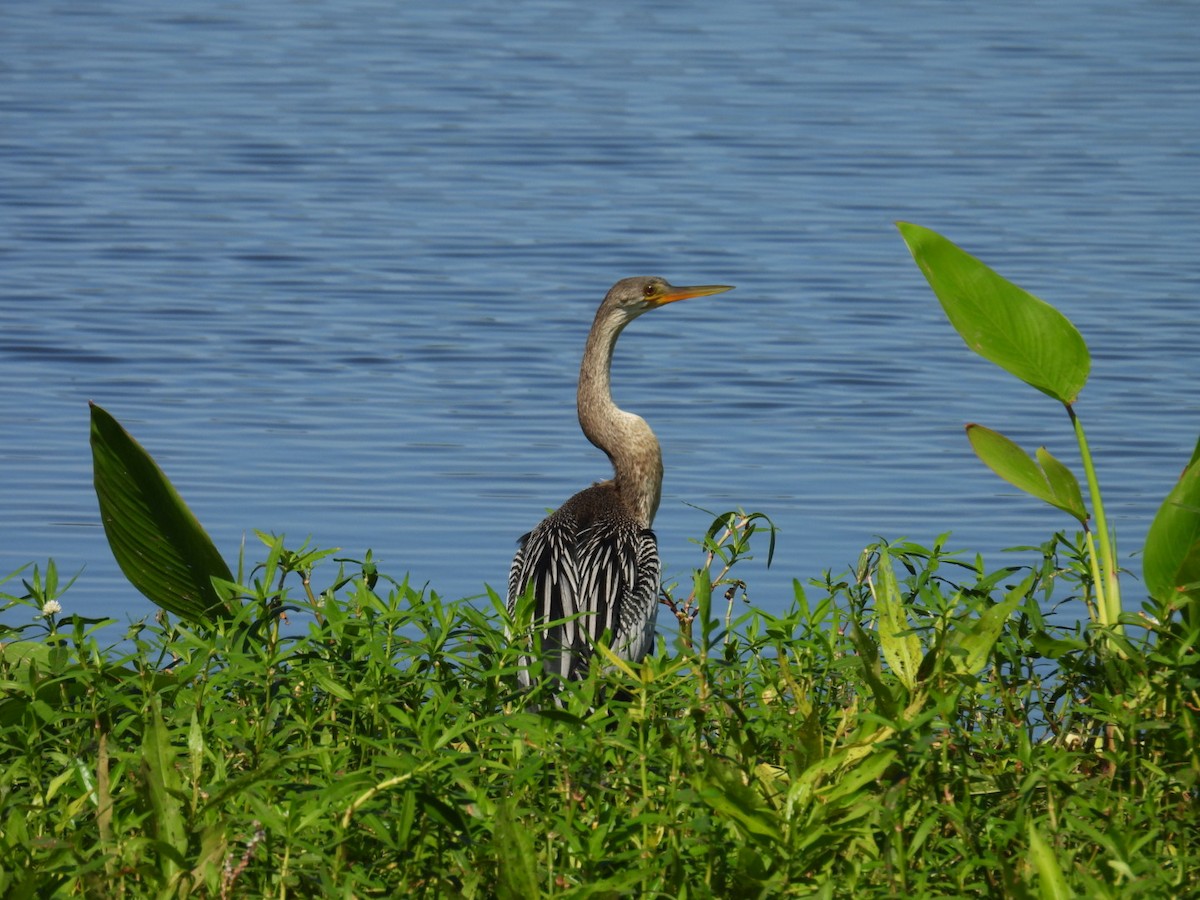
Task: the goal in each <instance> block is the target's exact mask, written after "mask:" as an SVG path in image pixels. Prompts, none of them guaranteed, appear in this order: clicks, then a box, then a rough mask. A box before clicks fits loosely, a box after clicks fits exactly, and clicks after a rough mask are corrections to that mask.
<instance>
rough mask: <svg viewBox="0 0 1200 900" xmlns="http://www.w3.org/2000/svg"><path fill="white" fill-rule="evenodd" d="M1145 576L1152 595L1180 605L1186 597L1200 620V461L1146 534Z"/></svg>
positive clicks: (1194, 619)
mask: <svg viewBox="0 0 1200 900" xmlns="http://www.w3.org/2000/svg"><path fill="white" fill-rule="evenodd" d="M1142 576H1143V577H1144V578H1145V579H1146V587H1147V588H1148V589H1149V591H1150V596H1152V597H1154V598H1155V599H1156V600H1158V601H1159V602H1161V603H1168V604H1171V605H1181V601H1182V600H1184V599H1185V598H1186V599H1187V600H1188V601H1190V604H1191V606H1192V609H1193V612H1192V614H1191V615H1190V616H1189V621H1191V622H1197V621H1200V462H1193V463H1192V464H1191V465H1190V466H1188V467H1187V471H1185V472H1184V473H1183V477H1182V478H1180V479H1179V482H1178V483H1177V484H1176V485H1175V487H1174V488H1173V489H1172V490H1171V493H1169V494H1167V499H1166V500H1164V501H1163V504H1162V506H1161V507H1160V508H1159V510H1158V514H1157V515H1156V516H1155V517H1154V521H1153V522H1152V523H1151V525H1150V531H1149V533H1148V534H1147V535H1146V550H1145V552H1144V553H1143V554H1142Z"/></svg>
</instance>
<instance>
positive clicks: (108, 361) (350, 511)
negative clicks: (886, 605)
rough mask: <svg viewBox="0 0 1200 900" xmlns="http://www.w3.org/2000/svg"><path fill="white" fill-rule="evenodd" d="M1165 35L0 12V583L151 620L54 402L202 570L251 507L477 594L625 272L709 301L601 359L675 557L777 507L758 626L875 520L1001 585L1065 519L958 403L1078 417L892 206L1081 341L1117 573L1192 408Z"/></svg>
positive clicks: (1184, 50)
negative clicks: (727, 516) (969, 305)
mask: <svg viewBox="0 0 1200 900" xmlns="http://www.w3.org/2000/svg"><path fill="white" fill-rule="evenodd" d="M1197 38H1200V18H1198V17H1197V16H1195V15H1194V10H1193V8H1192V5H1191V4H1188V3H1172V2H1160V3H1153V4H1139V5H1137V6H1130V5H1128V4H1120V3H1100V2H1084V0H1072V2H1064V3H1059V4H1056V5H1054V6H1053V7H1052V8H1049V7H1045V6H1038V7H1036V8H1035V7H1034V6H1033V5H1032V4H1016V5H1013V4H1009V5H1006V6H1004V7H1003V8H1001V7H1000V5H996V4H992V5H987V6H981V5H978V4H955V3H949V2H932V0H927V2H915V3H906V4H888V3H869V4H845V3H840V2H810V3H805V4H794V3H790V2H770V0H752V2H749V3H743V4H739V5H737V6H736V8H735V7H734V6H732V5H729V4H717V3H702V4H688V5H683V4H667V5H665V6H663V5H660V6H658V7H657V8H656V9H647V8H643V5H642V4H632V3H611V4H590V5H587V6H579V5H574V4H559V3H550V2H529V3H523V4H520V5H516V6H514V5H512V4H506V3H497V2H487V0H476V2H472V3H466V4H440V5H434V6H431V7H430V8H417V7H416V6H415V5H411V4H390V3H383V2H378V0H359V2H339V3H332V2H328V0H314V2H309V3H304V4H296V3H290V2H281V0H263V2H259V3H255V4H248V5H246V4H233V3H212V4H203V5H200V4H189V5H180V4H172V5H169V6H164V5H162V4H158V3H150V2H138V0H122V2H108V3H103V2H101V3H89V4H76V3H67V2H47V3H40V4H27V3H6V4H4V5H3V6H2V7H0V271H2V272H3V277H2V279H0V385H3V389H2V390H0V422H3V423H4V439H3V441H0V511H2V513H3V514H2V516H0V538H2V540H0V568H2V569H3V570H4V572H8V571H11V570H13V569H15V568H16V567H17V566H19V565H21V564H24V563H26V562H31V561H44V560H45V559H46V558H47V557H51V556H53V557H54V558H55V559H56V560H57V562H58V564H59V566H60V568H61V569H63V570H64V571H66V572H68V573H73V572H76V571H78V570H80V569H82V573H81V574H80V577H79V580H78V582H77V583H76V585H75V587H73V588H72V590H71V592H70V593H69V594H68V595H67V597H66V598H64V605H65V606H66V607H67V611H68V612H75V611H79V612H83V613H85V614H89V615H101V614H106V615H112V616H115V617H116V618H118V619H119V620H126V619H133V618H137V617H140V616H143V615H146V614H148V613H150V612H151V611H152V607H151V606H150V604H149V603H148V602H147V601H145V600H144V599H142V598H141V597H140V595H137V594H136V592H134V591H133V590H132V589H131V588H129V587H128V586H127V585H126V584H125V582H124V580H123V578H122V576H121V575H120V572H119V571H118V569H117V568H116V565H115V563H114V562H113V560H112V558H111V555H110V554H109V551H108V548H107V544H106V542H105V540H104V535H103V532H102V529H101V528H100V527H99V523H98V516H97V512H96V507H95V497H94V493H93V491H92V487H91V483H90V455H89V450H88V444H87V437H88V424H87V400H89V399H91V400H94V401H96V402H98V403H100V404H101V405H102V406H104V407H105V408H107V409H108V410H109V411H110V412H112V413H113V414H114V415H115V416H117V418H118V419H119V420H120V421H122V423H123V424H125V426H126V427H127V428H129V429H130V430H131V431H132V432H133V434H134V435H135V436H136V437H137V438H138V439H139V440H140V441H141V442H142V443H143V444H144V445H145V446H146V447H147V448H148V449H149V450H150V451H151V452H152V453H153V454H154V456H155V457H156V458H157V459H158V461H159V462H160V464H161V465H162V466H163V467H164V469H165V470H166V471H167V473H168V474H169V475H170V477H171V478H172V479H173V481H174V482H175V484H176V486H177V487H178V488H179V490H180V492H181V493H182V494H183V496H184V497H185V498H186V499H187V501H188V502H189V504H190V505H191V506H192V508H193V509H194V510H195V512H196V513H197V515H198V517H199V518H200V520H201V521H202V522H204V523H205V525H206V526H207V528H208V530H209V532H210V533H211V534H212V536H213V538H214V540H215V541H216V542H217V544H218V546H219V547H220V548H221V549H222V552H223V553H225V555H226V557H227V558H228V559H230V560H234V559H236V556H237V553H238V548H239V544H240V542H241V540H242V538H243V535H248V538H247V544H248V555H249V556H250V557H251V558H252V559H257V558H258V553H257V547H256V546H255V544H256V539H255V538H254V536H253V529H262V530H265V531H274V532H284V533H286V534H287V535H288V537H289V539H290V541H291V542H292V543H299V541H301V540H302V539H304V538H305V537H306V536H308V535H311V536H312V538H313V540H314V542H315V543H316V544H318V545H320V546H338V547H341V548H342V549H343V553H344V555H347V556H359V555H361V554H362V552H363V551H364V550H365V549H366V548H368V547H370V548H373V550H374V552H375V554H376V556H377V558H379V559H380V560H381V562H382V565H383V568H384V569H385V570H386V571H389V572H392V573H395V574H401V573H403V572H406V571H407V572H411V575H412V578H413V579H414V580H415V581H416V582H418V583H425V582H429V583H430V584H431V585H432V586H433V587H434V588H436V589H437V590H438V591H439V592H441V593H442V594H444V595H448V596H452V597H458V596H467V595H476V594H479V593H480V592H481V591H482V590H483V587H484V585H485V584H490V585H492V586H494V587H497V588H500V587H501V586H502V585H503V583H504V580H505V576H506V573H507V567H508V562H509V560H510V558H511V554H512V551H513V549H514V541H515V538H516V536H517V535H519V534H521V533H523V532H524V531H526V530H528V528H529V527H531V526H532V525H533V524H534V523H535V522H536V521H537V520H538V519H539V518H540V517H541V515H542V514H543V512H544V510H545V509H546V508H547V507H551V506H553V505H555V504H557V503H559V502H561V501H562V500H563V499H565V498H566V497H567V496H568V495H569V494H571V493H572V492H573V491H575V490H577V489H578V488H580V487H582V486H584V485H586V484H588V483H590V482H591V481H593V480H596V479H599V478H602V477H606V475H607V472H606V463H605V460H604V458H603V457H602V456H601V455H600V454H599V453H598V452H597V451H596V450H594V449H593V448H592V447H591V446H590V445H589V444H587V443H586V441H585V440H584V439H583V438H582V436H581V435H580V434H579V432H578V429H577V426H576V423H575V416H574V409H573V403H574V381H575V375H576V371H577V366H578V358H579V354H580V352H581V349H582V343H583V337H584V335H585V333H586V329H587V326H588V324H589V323H590V321H591V316H592V313H593V310H594V307H595V305H596V304H597V302H598V301H599V299H600V297H601V296H602V295H603V292H604V291H605V289H606V288H607V287H608V286H609V285H610V284H611V283H612V282H613V281H615V280H616V279H617V278H619V277H622V276H625V275H631V274H661V275H664V276H667V277H668V278H670V279H672V280H673V281H676V282H677V283H687V282H725V283H732V284H735V285H737V291H736V292H734V293H731V294H727V295H722V296H720V297H716V298H711V299H705V300H696V301H691V302H688V303H683V304H677V305H674V306H672V307H670V308H668V309H667V310H664V311H662V312H659V313H656V314H652V315H650V316H647V317H645V318H643V319H641V320H639V321H638V322H637V323H635V324H634V325H633V326H632V327H631V328H630V329H629V330H628V331H627V332H626V334H625V336H624V337H623V339H622V343H621V346H620V347H619V348H618V353H617V359H616V364H615V391H616V395H617V399H618V401H619V402H620V403H621V404H622V405H623V406H625V407H627V408H629V409H632V410H635V411H637V412H639V413H641V414H642V415H643V416H645V417H646V418H647V419H648V420H649V421H650V422H651V424H652V425H653V426H654V428H655V429H656V431H657V432H658V434H659V437H660V439H661V441H662V443H663V446H664V455H665V460H666V466H667V480H666V483H665V486H664V494H663V504H662V508H661V511H660V514H659V517H658V520H657V522H656V530H657V532H658V534H659V540H660V546H661V549H662V553H663V556H664V563H665V566H666V570H667V574H668V577H673V578H679V577H682V576H684V575H685V573H686V572H687V571H688V569H689V568H690V567H691V566H692V565H693V564H695V563H696V561H697V558H698V556H697V553H696V551H695V548H693V547H692V546H691V545H690V544H689V543H688V539H689V538H692V537H696V536H698V535H699V534H701V533H702V532H703V530H704V528H705V527H706V525H707V523H708V520H707V517H706V516H705V515H704V514H702V513H700V512H697V511H696V510H695V509H693V508H692V507H690V506H688V505H687V504H695V505H697V506H700V507H703V508H707V509H712V510H722V509H727V508H730V507H733V506H737V505H742V506H745V507H746V508H748V509H754V510H762V511H764V512H766V513H768V514H770V515H771V516H772V517H773V518H774V520H775V521H776V522H777V524H778V525H779V526H780V528H781V529H782V531H781V534H780V537H779V545H778V552H777V560H776V564H775V566H774V567H773V568H772V569H771V570H769V571H764V570H763V569H762V568H761V561H760V562H758V563H751V564H749V565H750V568H748V570H747V571H746V572H744V573H743V574H744V575H745V576H746V577H748V578H749V579H750V581H751V585H752V597H753V599H754V601H755V602H756V603H758V604H760V605H762V606H763V607H765V608H768V609H776V610H778V609H782V608H783V607H784V605H785V604H786V603H787V601H788V599H789V598H790V595H791V588H790V583H791V579H792V578H794V577H798V578H801V579H807V578H809V577H812V576H815V575H818V574H819V573H820V571H821V570H822V569H824V568H832V569H834V570H841V569H842V568H844V567H845V566H847V565H849V564H851V563H852V562H853V561H854V559H855V558H856V556H857V554H858V552H859V550H860V549H861V547H862V546H863V545H864V544H865V543H867V542H868V541H869V540H871V539H872V538H873V537H874V536H875V535H883V536H887V537H889V538H894V537H900V536H906V537H909V538H912V539H915V540H921V541H926V542H927V541H930V540H932V539H933V537H934V536H935V535H937V534H939V533H941V532H943V531H953V532H954V538H953V540H952V546H957V547H960V548H963V549H970V550H972V551H974V550H980V551H984V552H986V553H987V554H988V557H989V560H990V561H992V562H994V563H995V564H999V563H1000V562H1001V561H1002V557H1001V556H1000V555H999V552H998V551H999V550H1000V549H1001V548H1004V547H1008V546H1012V545H1016V544H1026V543H1033V542H1036V541H1039V540H1042V539H1044V538H1045V537H1046V536H1048V535H1049V534H1050V533H1051V532H1052V531H1053V530H1054V529H1056V528H1062V527H1068V526H1069V524H1070V523H1069V521H1067V520H1066V519H1065V517H1063V516H1062V515H1061V514H1058V513H1055V512H1054V511H1053V510H1049V509H1045V510H1043V509H1041V508H1040V507H1039V506H1038V504H1037V503H1036V501H1034V500H1032V499H1029V498H1025V497H1023V496H1020V495H1018V494H1017V492H1016V491H1015V490H1012V489H1010V488H1008V487H1007V485H1005V484H1004V483H1003V482H1001V481H1000V480H999V479H997V478H995V476H993V475H991V474H990V473H989V472H987V471H986V470H984V469H983V467H982V465H981V464H979V463H978V461H977V460H975V458H974V456H973V454H972V453H971V452H970V449H969V448H968V446H967V444H966V442H965V439H964V438H963V436H962V431H961V428H962V424H963V423H964V422H967V421H973V420H979V421H982V422H984V423H985V424H987V425H989V426H991V427H993V428H997V429H999V430H1001V431H1003V432H1005V433H1007V434H1009V435H1010V436H1011V437H1013V438H1014V439H1016V440H1018V441H1020V442H1022V443H1023V444H1024V445H1025V446H1027V447H1029V448H1030V449H1032V448H1033V447H1035V446H1037V445H1038V444H1040V443H1046V444H1047V445H1048V446H1049V447H1050V449H1051V450H1052V451H1053V452H1055V453H1056V454H1057V455H1059V456H1060V458H1064V459H1067V460H1073V459H1074V458H1075V456H1074V451H1073V440H1072V438H1071V434H1070V430H1069V427H1068V424H1067V421H1066V417H1065V415H1064V414H1063V412H1062V410H1061V409H1056V408H1055V404H1054V403H1053V402H1052V401H1049V400H1048V399H1047V398H1045V397H1043V396H1042V395H1040V394H1038V393H1036V392H1035V391H1033V390H1032V389H1030V388H1027V387H1025V386H1024V385H1021V384H1019V383H1016V382H1014V381H1012V380H1011V379H1010V378H1008V377H1007V376H1006V375H1004V374H1003V373H1001V372H1000V371H999V370H997V369H995V368H994V367H991V366H990V365H988V364H987V363H985V362H983V361H982V360H979V359H978V358H976V357H974V356H973V355H971V354H970V353H969V352H968V351H967V350H966V349H965V347H964V346H963V345H962V343H961V341H959V339H958V338H957V337H956V336H955V335H954V333H953V332H952V330H951V329H950V327H949V325H948V324H946V322H945V320H944V318H943V317H942V314H941V312H940V310H939V308H938V307H937V304H936V302H935V301H934V299H933V298H932V295H931V294H930V293H929V290H928V288H927V286H926V285H925V283H924V281H923V279H922V278H921V277H920V275H919V273H918V272H917V271H916V269H915V267H914V266H913V265H912V262H911V260H910V259H909V257H908V254H907V251H906V250H905V248H904V246H903V244H902V242H901V241H900V240H899V237H898V236H897V234H896V232H895V230H894V228H893V227H892V222H894V221H895V220H898V219H905V220H911V221H916V222H919V223H921V224H925V225H928V226H930V227H933V228H936V229H938V230H940V231H942V232H943V233H945V234H947V235H948V236H949V237H951V238H952V239H954V240H956V241H957V242H958V243H960V244H961V245H963V246H964V247H966V248H967V249H969V250H970V251H971V252H973V253H975V254H976V255H978V256H981V257H982V258H984V259H985V260H987V261H989V262H990V263H991V264H992V265H993V266H995V267H996V268H998V269H999V270H1000V271H1001V272H1003V273H1004V274H1006V275H1008V276H1009V277H1010V278H1013V279H1014V280H1016V281H1018V282H1019V283H1020V284H1022V285H1023V286H1024V287H1026V288H1028V289H1029V290H1032V291H1034V292H1035V293H1037V294H1039V295H1040V296H1042V297H1043V298H1045V299H1047V300H1048V301H1050V302H1052V303H1054V304H1055V305H1056V306H1058V307H1059V308H1060V309H1062V310H1063V311H1064V312H1065V313H1066V314H1067V315H1068V316H1069V317H1071V318H1072V320H1073V321H1074V322H1075V323H1076V324H1077V325H1078V327H1079V328H1080V330H1081V331H1082V332H1083V334H1084V336H1085V338H1086V339H1087V340H1088V342H1089V345H1090V347H1091V351H1092V355H1093V359H1094V365H1093V375H1092V379H1091V381H1090V382H1089V384H1088V386H1087V387H1086V388H1085V390H1084V393H1083V396H1082V399H1081V401H1080V403H1079V406H1078V409H1079V412H1080V415H1081V417H1082V418H1083V420H1084V422H1085V425H1086V426H1087V427H1088V428H1089V436H1090V438H1091V441H1092V445H1093V451H1094V453H1095V454H1096V456H1097V458H1098V465H1099V468H1100V474H1101V478H1102V480H1103V484H1104V485H1105V486H1106V488H1107V491H1106V498H1105V499H1106V506H1107V507H1108V512H1109V515H1110V517H1111V518H1113V519H1114V520H1115V523H1116V526H1117V528H1118V530H1119V533H1120V537H1121V547H1122V550H1123V552H1124V553H1131V552H1133V551H1135V550H1137V549H1138V548H1139V547H1140V545H1141V542H1142V538H1143V536H1144V533H1145V529H1146V527H1147V525H1148V522H1149V520H1150V518H1151V517H1152V515H1153V513H1154V511H1155V509H1156V508H1157V505H1158V503H1159V502H1160V500H1161V498H1162V496H1163V495H1164V494H1165V493H1166V491H1167V490H1168V489H1169V488H1170V486H1171V484H1172V483H1173V481H1174V479H1175V478H1176V476H1177V475H1178V472H1179V470H1180V468H1181V466H1182V465H1183V464H1184V462H1186V460H1187V458H1188V456H1189V454H1190V452H1191V449H1192V446H1193V443H1194V441H1195V437H1196V434H1197V431H1198V430H1200V428H1198V425H1200V415H1198V413H1200V398H1198V395H1197V391H1196V389H1195V386H1196V383H1197V376H1196V365H1195V363H1196V355H1195V354H1196V350H1195V348H1196V347H1197V346H1200V324H1198V321H1200V317H1197V315H1196V295H1197V287H1198V285H1200V271H1198V267H1197V264H1196V247H1197V246H1198V245H1200V212H1198V211H1197V204H1196V202H1195V194H1196V186H1197V185H1198V184H1200V155H1198V151H1197V149H1196V148H1197V147H1200V114H1198V113H1200V104H1198V100H1200V62H1198V60H1197V57H1196V54H1195V47H1196V46H1197ZM1020 558H1021V557H1020V556H1019V555H1018V557H1017V560H1018V561H1019V560H1020ZM1130 566H1131V568H1133V569H1134V570H1135V571H1136V570H1139V569H1140V564H1139V563H1138V561H1137V560H1136V559H1132V560H1130ZM10 587H11V585H10ZM1127 591H1128V592H1129V594H1130V596H1131V597H1132V598H1134V600H1133V602H1136V598H1137V597H1138V590H1137V588H1136V586H1134V585H1133V584H1132V583H1130V584H1129V585H1128V586H1127ZM9 616H10V617H11V616H12V614H11V613H10V614H9Z"/></svg>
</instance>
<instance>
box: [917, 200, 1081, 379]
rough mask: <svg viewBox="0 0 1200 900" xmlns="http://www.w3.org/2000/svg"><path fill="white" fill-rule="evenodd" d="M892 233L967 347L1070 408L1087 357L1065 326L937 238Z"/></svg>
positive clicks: (1051, 311)
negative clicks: (902, 241) (922, 274)
mask: <svg viewBox="0 0 1200 900" xmlns="http://www.w3.org/2000/svg"><path fill="white" fill-rule="evenodd" d="M897 227H898V228H899V229H900V234H901V236H902V237H903V238H904V241H905V243H907V244H908V249H909V251H910V252H911V253H912V255H913V259H914V260H916V262H917V265H918V266H919V267H920V269H921V272H922V273H924V275H925V278H926V279H927V280H928V281H929V286H930V287H932V288H933V292H934V294H936V295H937V298H938V300H939V301H940V302H941V304H942V308H943V309H944V310H945V311H946V315H947V317H949V319H950V324H952V325H953V326H954V327H955V329H956V330H957V331H958V333H959V334H960V335H961V336H962V339H963V340H964V341H966V342H967V346H968V347H970V348H971V349H972V350H974V351H975V352H976V353H978V354H979V355H980V356H982V357H983V358H984V359H988V360H991V361H992V362H994V363H995V364H996V365H998V366H1000V367H1001V368H1002V369H1004V370H1005V371H1007V372H1010V373H1012V374H1013V375H1016V376H1017V377H1018V378H1020V379H1021V380H1022V381H1024V382H1025V383H1026V384H1029V385H1032V386H1033V387H1035V388H1037V389H1038V390H1039V391H1041V392H1042V393H1044V394H1049V395H1050V396H1051V397H1053V398H1054V399H1056V400H1060V401H1062V402H1063V403H1074V402H1075V398H1076V397H1077V396H1079V391H1080V390H1081V389H1082V388H1083V385H1084V383H1085V382H1086V381H1087V377H1088V370H1089V368H1090V367H1091V358H1090V357H1089V356H1088V350H1087V345H1086V344H1085V343H1084V341H1083V337H1082V336H1081V335H1080V334H1079V332H1078V331H1076V330H1075V326H1074V325H1072V324H1071V322H1070V320H1068V319H1067V318H1066V317H1065V316H1064V315H1063V314H1062V313H1060V312H1059V311H1058V310H1056V309H1055V308H1054V307H1052V306H1050V305H1049V304H1048V303H1044V302H1043V301H1041V300H1039V299H1038V298H1037V297H1035V296H1033V294H1030V293H1029V292H1028V291H1025V290H1023V289H1022V288H1020V287H1018V286H1017V285H1015V284H1013V283H1012V282H1011V281H1009V280H1007V279H1006V278H1003V277H1002V276H1000V275H999V274H997V273H996V272H994V271H992V270H991V269H990V268H988V267H987V266H986V265H984V264H983V263H982V262H980V261H979V260H978V259H976V258H975V257H973V256H971V255H970V254H969V253H967V252H965V251H964V250H962V249H960V248H959V247H957V246H955V245H954V244H953V243H951V242H950V241H948V240H946V239H945V238H944V237H942V236H941V235H939V234H938V233H937V232H934V231H930V230H929V229H928V228H922V227H921V226H920V225H912V224H910V223H908V222H901V223H899V224H898V225H897Z"/></svg>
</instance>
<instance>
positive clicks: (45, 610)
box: [42, 600, 62, 618]
mask: <svg viewBox="0 0 1200 900" xmlns="http://www.w3.org/2000/svg"><path fill="white" fill-rule="evenodd" d="M60 612H62V604H61V603H59V602H58V601H57V600H47V601H46V602H45V603H43V604H42V615H43V616H46V617H47V618H49V617H50V616H52V615H54V614H55V613H60Z"/></svg>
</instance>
